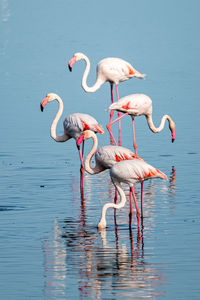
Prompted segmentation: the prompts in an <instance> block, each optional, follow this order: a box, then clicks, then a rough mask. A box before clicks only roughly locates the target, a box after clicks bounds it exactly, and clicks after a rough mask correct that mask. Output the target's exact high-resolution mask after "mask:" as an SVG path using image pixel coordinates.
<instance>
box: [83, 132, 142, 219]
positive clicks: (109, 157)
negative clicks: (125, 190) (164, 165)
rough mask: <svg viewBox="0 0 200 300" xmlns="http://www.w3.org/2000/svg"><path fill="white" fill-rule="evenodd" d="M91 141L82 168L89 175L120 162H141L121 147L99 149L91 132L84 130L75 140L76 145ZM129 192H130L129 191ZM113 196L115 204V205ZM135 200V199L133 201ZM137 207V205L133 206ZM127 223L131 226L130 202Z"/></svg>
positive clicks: (129, 151)
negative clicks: (91, 143)
mask: <svg viewBox="0 0 200 300" xmlns="http://www.w3.org/2000/svg"><path fill="white" fill-rule="evenodd" d="M90 138H92V139H93V146H92V149H91V151H90V152H89V154H88V155H87V157H86V159H85V162H84V168H85V171H86V172H88V173H89V174H92V175H93V174H98V173H100V172H103V171H105V170H106V169H110V168H111V167H112V166H113V165H114V164H116V163H118V162H119V161H122V160H130V159H134V160H143V159H142V158H141V157H139V156H137V155H136V154H134V153H133V152H132V151H131V150H129V149H127V148H125V147H122V146H113V145H107V146H103V147H101V148H99V149H98V150H97V146H98V139H97V136H96V135H95V134H94V132H92V131H91V130H86V131H84V132H83V134H82V135H81V136H80V137H79V138H78V139H77V143H78V144H79V145H80V144H81V142H82V141H84V140H88V139H90ZM94 154H95V166H94V167H91V160H92V157H93V156H94ZM130 192H131V191H130ZM116 196H117V194H116V195H115V203H116ZM134 200H136V199H134ZM135 205H136V207H137V203H136V204H135ZM129 217H130V218H129V223H130V224H131V219H132V201H130V216H129ZM141 217H143V181H142V182H141ZM138 222H139V213H138Z"/></svg>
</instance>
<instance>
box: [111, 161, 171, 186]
mask: <svg viewBox="0 0 200 300" xmlns="http://www.w3.org/2000/svg"><path fill="white" fill-rule="evenodd" d="M110 175H111V177H113V178H115V180H117V181H119V182H124V183H127V184H129V185H132V184H134V183H135V182H137V181H143V180H146V179H149V178H163V179H166V180H168V179H167V176H166V175H165V174H164V173H163V172H161V171H160V170H158V169H156V168H154V167H153V166H151V165H149V164H148V163H146V162H145V161H142V160H129V161H121V162H119V163H117V164H115V165H114V166H113V167H112V168H111V170H110Z"/></svg>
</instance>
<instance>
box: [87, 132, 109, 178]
mask: <svg viewBox="0 0 200 300" xmlns="http://www.w3.org/2000/svg"><path fill="white" fill-rule="evenodd" d="M89 137H91V138H92V139H93V145H92V149H91V150H90V152H89V154H88V155H87V157H86V159H85V163H84V167H85V170H86V171H87V172H88V173H89V174H92V175H93V174H98V173H100V172H102V171H103V170H104V168H102V167H101V166H100V165H98V164H97V162H96V160H95V163H96V165H95V167H94V168H92V167H91V160H92V157H93V155H94V154H95V152H96V150H97V147H98V140H97V137H96V134H95V133H94V132H93V131H91V132H90V135H89ZM89 137H88V138H89Z"/></svg>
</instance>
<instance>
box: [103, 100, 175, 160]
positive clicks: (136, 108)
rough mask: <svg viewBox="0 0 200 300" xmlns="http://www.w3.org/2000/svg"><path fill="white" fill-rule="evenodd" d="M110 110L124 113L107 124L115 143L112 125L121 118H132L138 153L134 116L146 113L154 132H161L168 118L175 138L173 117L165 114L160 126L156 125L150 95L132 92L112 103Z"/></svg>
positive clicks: (173, 138)
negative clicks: (128, 116)
mask: <svg viewBox="0 0 200 300" xmlns="http://www.w3.org/2000/svg"><path fill="white" fill-rule="evenodd" d="M109 110H111V111H114V110H116V111H120V112H123V113H124V114H123V115H122V116H120V117H119V118H117V119H115V120H114V121H112V122H110V123H109V124H107V129H108V131H109V133H110V136H111V138H112V139H113V140H114V142H115V144H117V143H116V140H115V138H114V136H113V134H112V132H111V125H112V124H113V123H115V122H116V121H118V120H119V119H121V118H123V117H125V116H127V115H130V116H131V118H132V126H133V146H134V149H135V153H136V154H137V145H136V141H135V126H134V118H135V117H136V116H141V115H144V116H145V117H146V119H147V124H148V126H149V128H150V130H151V131H153V132H154V133H157V132H160V131H161V130H163V128H164V125H165V121H166V120H168V123H169V129H170V131H171V136H172V143H173V142H174V140H175V123H174V122H173V121H172V119H171V117H170V116H168V115H164V116H163V117H162V119H161V122H160V125H159V126H158V127H155V125H154V123H153V119H152V100H151V98H150V97H148V96H147V95H144V94H132V95H128V96H125V97H123V98H121V99H119V101H118V102H115V103H113V104H111V105H110V107H109Z"/></svg>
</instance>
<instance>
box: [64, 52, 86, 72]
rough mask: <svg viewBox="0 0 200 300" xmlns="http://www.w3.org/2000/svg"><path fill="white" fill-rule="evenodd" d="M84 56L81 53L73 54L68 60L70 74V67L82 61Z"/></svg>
mask: <svg viewBox="0 0 200 300" xmlns="http://www.w3.org/2000/svg"><path fill="white" fill-rule="evenodd" d="M84 57H85V55H84V54H83V53H75V54H74V56H73V57H72V58H71V59H70V60H69V62H68V68H69V70H70V72H71V71H72V67H73V65H74V64H75V62H77V61H79V60H81V59H83V58H84Z"/></svg>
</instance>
